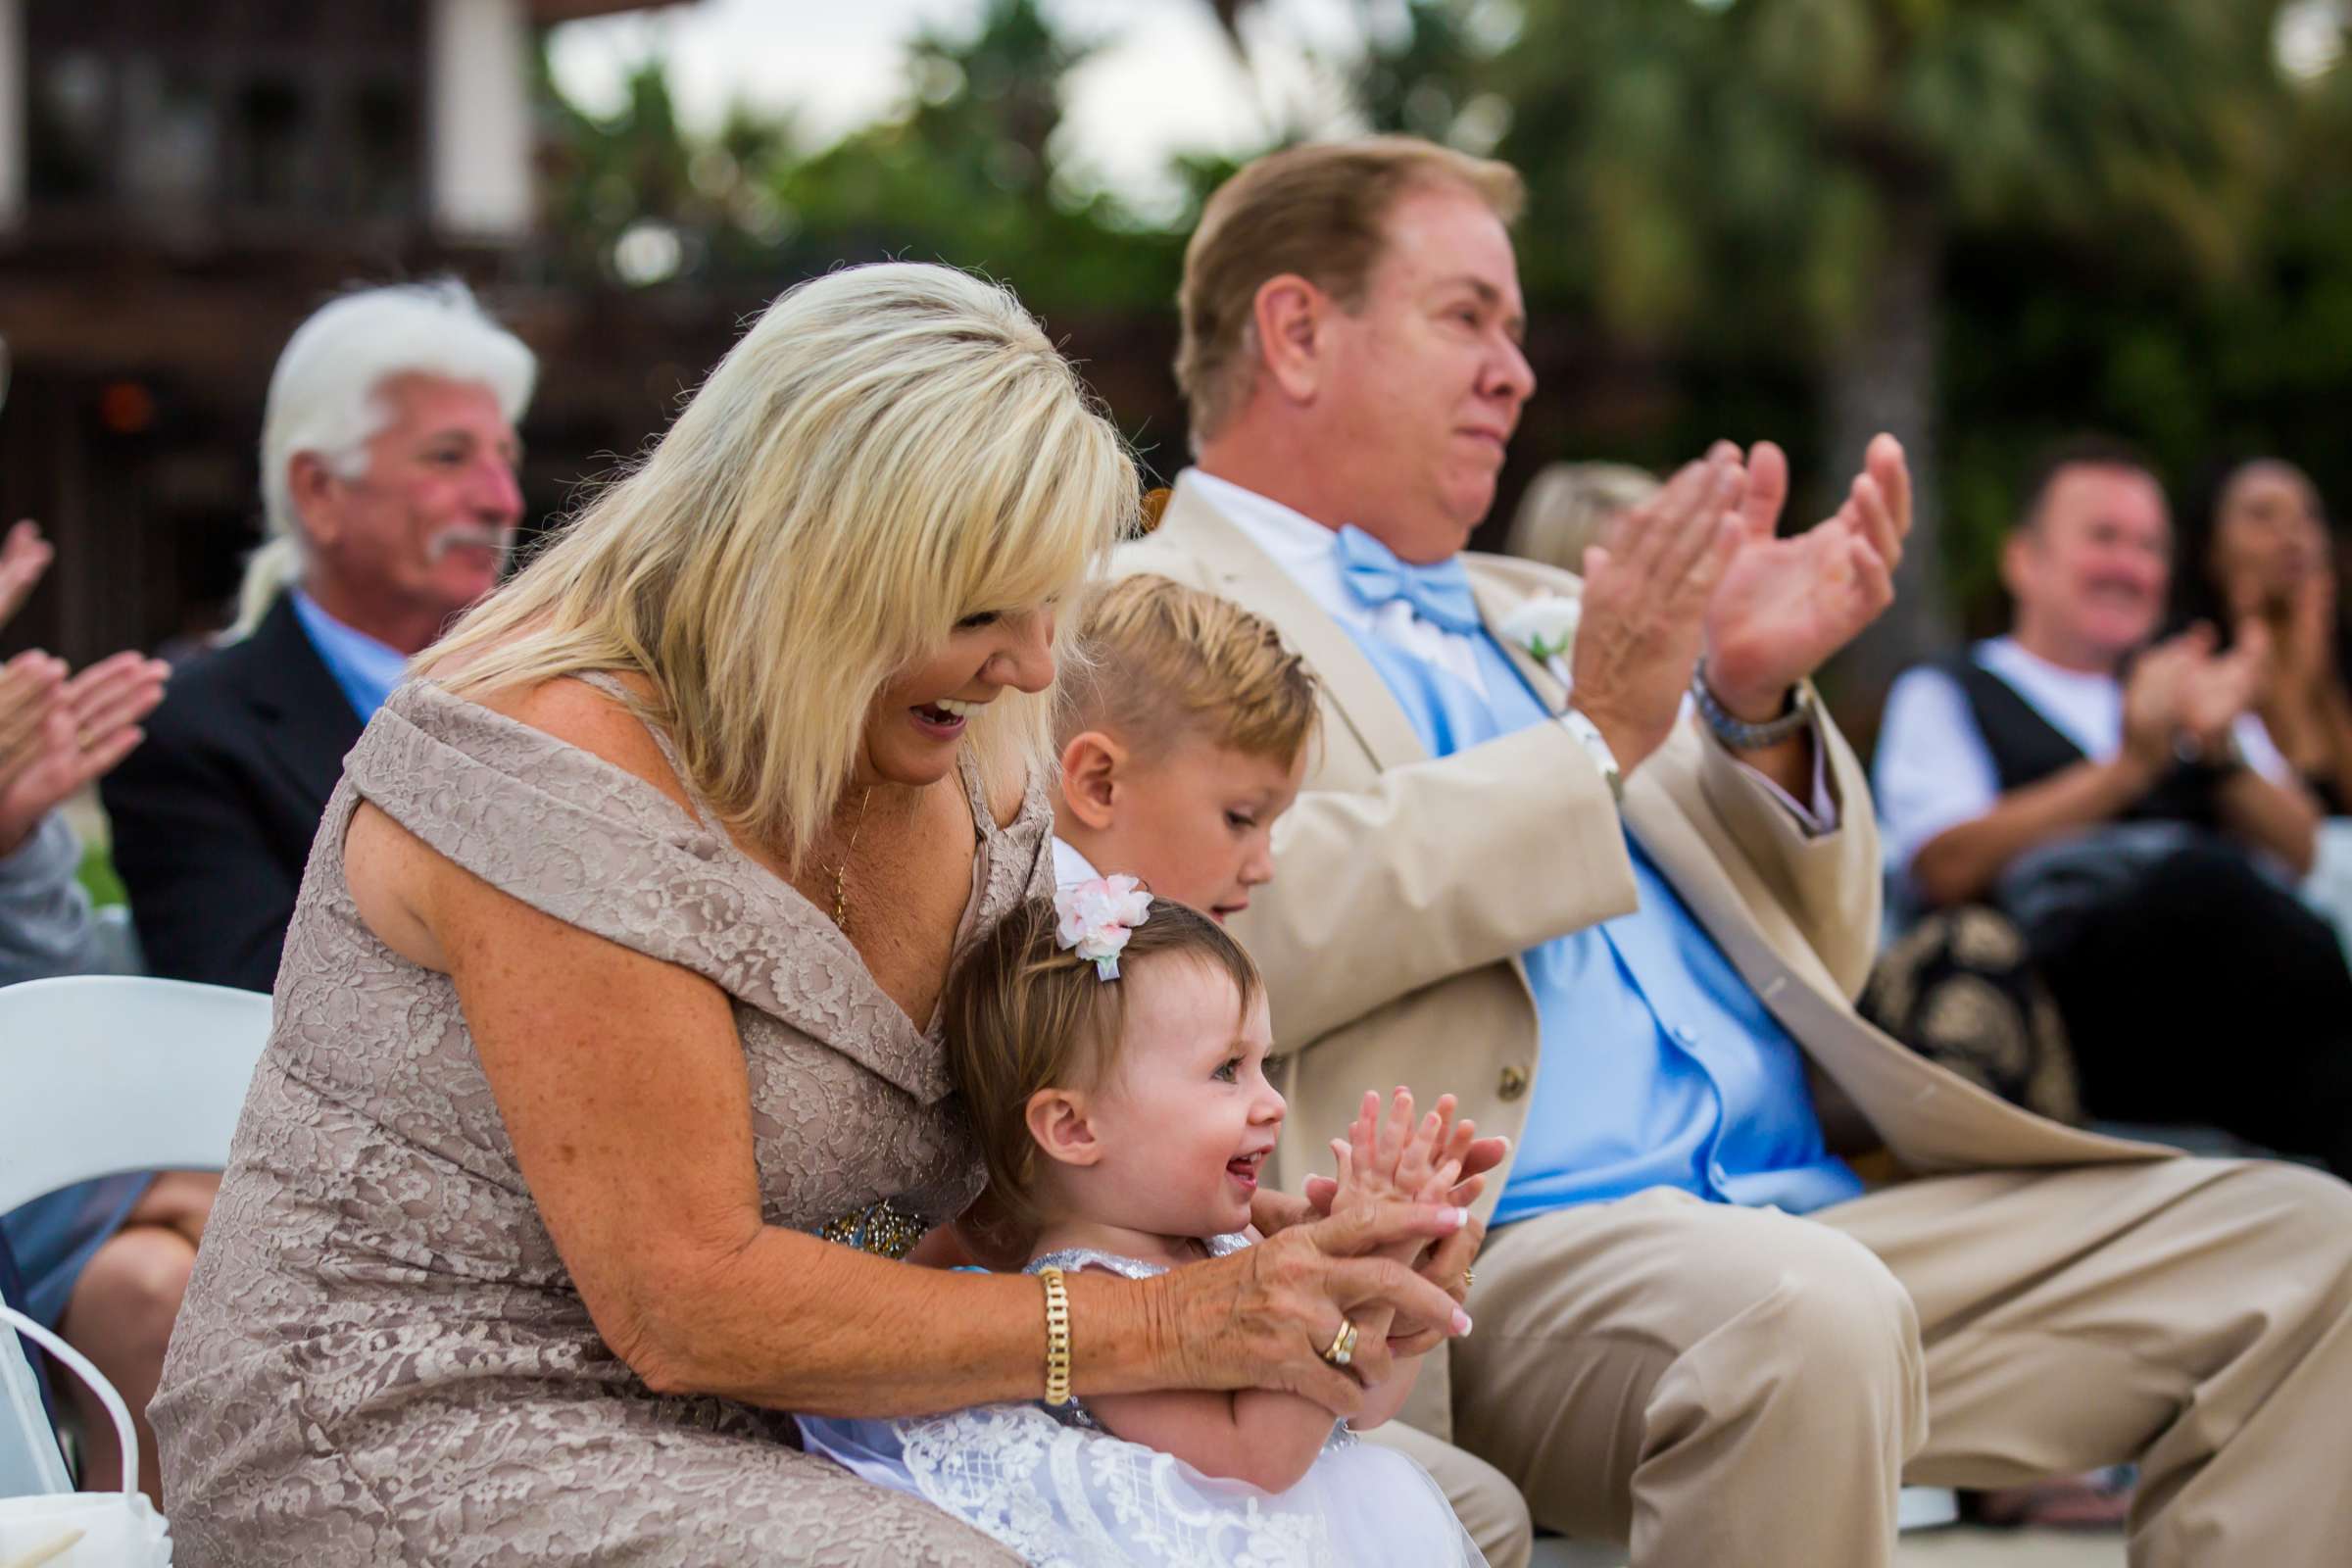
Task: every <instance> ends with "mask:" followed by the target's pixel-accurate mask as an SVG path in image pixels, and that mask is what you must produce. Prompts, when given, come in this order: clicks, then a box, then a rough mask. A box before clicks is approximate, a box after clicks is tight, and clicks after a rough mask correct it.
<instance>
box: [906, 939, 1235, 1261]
mask: <svg viewBox="0 0 2352 1568" xmlns="http://www.w3.org/2000/svg"><path fill="white" fill-rule="evenodd" d="M1058 924H1059V916H1058V915H1057V913H1056V912H1055V910H1054V901H1053V900H1051V899H1032V900H1030V901H1029V902H1028V903H1026V904H1023V905H1021V906H1020V907H1017V908H1015V909H1014V910H1013V911H1012V912H1011V913H1010V914H1007V915H1006V916H1005V918H1004V919H1003V920H1002V921H1000V922H999V923H998V924H997V926H996V927H995V929H993V930H991V931H990V932H989V933H988V934H987V935H986V936H983V937H982V938H981V939H980V941H979V942H978V943H977V944H976V945H975V946H974V947H973V949H972V951H971V953H970V954H968V955H967V956H965V957H964V960H963V962H962V963H961V964H959V965H958V966H957V967H956V973H955V974H954V975H953V976H952V977H951V978H950V979H949V981H948V989H947V993H946V995H945V996H944V997H943V998H942V999H941V1018H942V1021H943V1022H944V1024H945V1026H946V1034H947V1060H948V1072H949V1074H950V1077H951V1078H952V1080H953V1081H954V1083H955V1085H956V1091H957V1092H958V1093H959V1094H960V1095H961V1096H962V1098H963V1104H964V1109H965V1112H966V1113H967V1114H968V1115H969V1116H970V1117H971V1122H972V1130H973V1132H974V1134H975V1135H976V1136H977V1138H978V1140H979V1143H980V1149H981V1152H982V1154H983V1156H984V1157H985V1158H986V1160H987V1162H988V1179H989V1186H990V1191H991V1195H992V1201H993V1202H994V1205H995V1209H996V1213H997V1216H998V1217H999V1218H1000V1219H1001V1220H1002V1221H1004V1222H1008V1223H1009V1224H1010V1225H1012V1226H1013V1227H1016V1228H1018V1229H1019V1230H1021V1231H1023V1232H1031V1231H1034V1229H1035V1227H1036V1225H1037V1223H1038V1221H1039V1219H1040V1218H1041V1216H1040V1215H1039V1214H1038V1212H1037V1210H1036V1207H1035V1206H1034V1204H1033V1203H1032V1202H1031V1201H1030V1194H1031V1193H1032V1191H1033V1190H1034V1189H1035V1187H1036V1185H1037V1174H1038V1149H1037V1141H1036V1140H1035V1139H1034V1138H1032V1137H1031V1136H1030V1133H1029V1119H1028V1117H1029V1101H1030V1097H1032V1096H1033V1095H1035V1094H1036V1093H1037V1092H1038V1091H1039V1090H1041V1089H1054V1088H1061V1087H1091V1086H1093V1085H1096V1084H1100V1083H1103V1081H1105V1080H1106V1079H1107V1078H1108V1077H1109V1076H1110V1074H1111V1072H1112V1071H1113V1070H1114V1069H1115V1068H1116V1067H1117V1065H1118V1056H1119V1037H1120V1032H1121V1031H1122V1030H1123V1029H1124V1028H1125V1027H1126V1021H1127V1010H1126V1001H1125V998H1126V991H1127V977H1128V976H1130V975H1132V974H1133V973H1134V972H1135V969H1136V966H1137V965H1139V964H1158V963H1164V962H1168V961H1170V960H1171V959H1172V958H1173V957H1174V956H1177V955H1182V956H1187V957H1189V958H1191V959H1192V960H1193V961H1194V962H1196V963H1201V964H1205V965H1207V967H1208V968H1209V970H1210V971H1211V972H1212V973H1220V974H1223V975H1224V976H1225V977H1226V978H1227V979H1229V980H1231V981H1232V982H1233V986H1234V989H1235V990H1236V991H1237V992H1239V993H1240V996H1241V1002H1240V1006H1241V1007H1243V1008H1247V1007H1248V1006H1249V1005H1250V1001H1251V1000H1252V999H1253V998H1255V997H1256V996H1257V995H1258V994H1259V992H1260V991H1261V990H1262V989H1263V982H1262V981H1261V980H1260V979H1259V978H1258V973H1257V965H1256V964H1254V963H1252V962H1251V961H1250V955H1249V954H1248V953H1246V952H1244V951H1243V949H1242V945H1241V944H1240V943H1238V942H1236V941H1234V939H1233V938H1232V937H1230V936H1228V935H1227V934H1226V932H1225V928H1224V927H1223V926H1221V925H1219V924H1217V922H1216V921H1214V920H1212V919H1210V918H1209V917H1208V916H1207V915H1205V914H1202V913H1201V911H1200V910H1198V909H1195V908H1192V907H1189V906H1186V905H1182V904H1177V903H1174V902H1172V901H1170V900H1167V899H1154V900H1152V907H1151V912H1150V915H1149V917H1148V918H1147V919H1146V920H1145V921H1144V923H1143V924H1141V925H1138V926H1134V927H1131V928H1130V930H1129V934H1128V938H1127V946H1126V948H1125V949H1124V950H1123V951H1121V953H1120V954H1119V958H1118V962H1119V974H1120V978H1118V979H1116V980H1104V979H1103V978H1102V977H1101V975H1100V974H1099V973H1098V972H1097V970H1096V967H1095V964H1094V962H1093V960H1091V959H1087V958H1081V957H1080V956H1078V955H1077V954H1076V953H1075V952H1073V951H1070V950H1066V949H1064V948H1063V947H1062V946H1061V943H1060V940H1059V938H1058V936H1057V934H1056V927H1057V925H1058ZM1007 1240H1009V1239H1007Z"/></svg>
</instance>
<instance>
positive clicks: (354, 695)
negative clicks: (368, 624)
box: [293, 588, 409, 723]
mask: <svg viewBox="0 0 2352 1568" xmlns="http://www.w3.org/2000/svg"><path fill="white" fill-rule="evenodd" d="M293 599H294V615H295V618H296V619H298V620H300V621H301V622H302V629H303V631H304V632H305V633H306V634H307V635H308V636H309V637H310V639H311V646H312V647H313V648H316V649H318V650H319V662H321V663H323V664H324V665H326V672H327V673H328V674H330V675H332V676H334V677H335V684H336V685H337V686H340V687H342V688H343V695H344V696H345V697H347V698H349V699H350V700H351V706H352V707H353V708H354V709H356V710H358V711H359V715H360V721H361V722H362V723H366V722H367V721H368V719H370V718H372V717H374V716H375V711H376V710H377V709H379V708H381V707H383V706H384V699H385V698H387V697H389V696H391V695H392V688H393V687H395V686H398V685H399V684H400V681H401V677H402V676H403V675H406V674H407V673H408V669H409V656H408V655H406V654H404V653H402V652H401V651H400V650H399V649H397V648H394V647H393V646H392V645H391V644H389V643H380V642H377V641H376V640H375V639H374V638H372V637H370V636H368V634H367V633H366V632H364V631H360V630H358V629H357V628H355V627H351V626H346V625H345V624H343V622H341V621H339V620H337V619H336V618H335V617H334V616H332V615H330V614H328V613H326V612H325V611H323V610H321V609H319V601H317V600H316V599H313V598H312V597H311V596H310V595H309V594H306V593H304V592H303V591H302V590H301V589H299V588H297V589H295V590H294V591H293Z"/></svg>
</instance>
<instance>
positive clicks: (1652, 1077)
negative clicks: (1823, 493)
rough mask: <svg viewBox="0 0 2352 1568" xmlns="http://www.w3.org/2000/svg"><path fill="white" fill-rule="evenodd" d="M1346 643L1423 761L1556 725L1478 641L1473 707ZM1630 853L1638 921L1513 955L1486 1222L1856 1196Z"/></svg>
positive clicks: (1680, 906)
mask: <svg viewBox="0 0 2352 1568" xmlns="http://www.w3.org/2000/svg"><path fill="white" fill-rule="evenodd" d="M1350 634H1351V635H1353V636H1354V638H1355V642H1356V646H1357V647H1359V648H1361V649H1362V650H1363V653H1364V657H1365V658H1367V659H1369V660H1371V661H1372V664H1373V667H1374V668H1376V669H1378V670H1379V671H1380V673H1381V677H1382V678H1383V679H1384V680H1386V681H1387V682H1388V685H1389V690H1390V691H1391V692H1393V693H1394V694H1395V695H1396V698H1397V702H1398V703H1399V704H1401V705H1402V706H1403V708H1404V711H1405V712H1406V714H1407V715H1408V716H1410V718H1411V719H1412V721H1413V728H1414V730H1415V731H1416V732H1417V733H1418V734H1419V735H1420V737H1421V743H1422V744H1423V745H1424V746H1426V747H1427V748H1428V749H1429V753H1430V755H1431V756H1432V757H1450V756H1452V755H1453V754H1454V753H1456V752H1460V751H1465V750H1467V749H1469V748H1470V747H1473V746H1478V745H1481V744H1483V743H1484V742H1487V741H1491V740H1495V739H1499V738H1500V737H1502V736H1504V735H1508V734H1511V733H1512V732H1514V731H1517V730H1521V729H1525V728H1526V727H1527V726H1528V725H1530V724H1543V723H1550V722H1553V721H1554V720H1553V717H1552V715H1551V714H1550V712H1549V711H1546V710H1545V708H1544V704H1543V702H1542V700H1541V699H1540V698H1538V697H1537V696H1536V694H1535V693H1534V692H1533V691H1531V690H1529V688H1528V685H1527V683H1526V681H1525V680H1524V679H1523V678H1522V677H1521V676H1520V673H1519V670H1518V668H1517V666H1516V665H1514V664H1513V663H1512V662H1511V661H1510V659H1509V657H1508V656H1507V655H1506V654H1504V652H1503V651H1502V649H1501V648H1500V647H1498V646H1496V644H1495V640H1494V638H1493V636H1492V635H1490V634H1489V633H1488V632H1486V631H1485V630H1484V629H1481V630H1480V631H1479V632H1478V633H1476V634H1475V635H1474V636H1473V637H1472V638H1471V641H1472V643H1473V644H1474V646H1475V647H1476V649H1477V654H1478V662H1479V673H1480V675H1481V676H1482V677H1483V678H1484V679H1485V681H1486V686H1487V690H1486V694H1485V695H1484V696H1481V695H1480V694H1479V693H1478V692H1476V691H1474V690H1473V689H1472V688H1471V687H1470V686H1469V685H1468V684H1467V683H1466V682H1464V681H1462V680H1460V679H1458V678H1457V677H1455V676H1454V675H1452V674H1450V673H1448V672H1447V671H1446V670H1444V669H1442V668H1439V667H1438V666H1436V665H1434V664H1431V663H1428V662H1424V661H1423V660H1420V659H1418V658H1416V657H1414V656H1413V655H1412V654H1409V653H1407V652H1405V651H1404V650H1403V649H1401V648H1398V647H1397V646H1396V645H1395V644H1394V643H1390V642H1388V641H1386V640H1384V639H1382V638H1380V637H1377V636H1375V635H1373V634H1372V633H1370V632H1363V631H1356V630H1354V629H1353V628H1350ZM1627 848H1628V849H1629V851H1630V852H1631V854H1632V857H1633V864H1634V880H1635V883H1636V886H1637V887H1638V888H1639V890H1640V894H1641V907H1640V908H1639V909H1637V910H1636V911H1635V912H1634V913H1632V914H1629V915H1625V916H1623V917H1621V918H1619V919H1615V920H1611V921H1608V922H1607V923H1605V924H1603V925H1598V926H1593V927H1589V928H1587V929H1585V930H1583V931H1576V932H1571V933H1570V934H1569V935H1567V936H1563V937H1555V938H1554V939H1552V940H1551V941H1549V942H1545V943H1544V944H1542V945H1540V946H1538V947H1534V948H1530V949H1529V950H1528V951H1527V952H1526V953H1525V954H1524V955H1522V958H1523V960H1524V962H1525V964H1526V967H1527V978H1528V983H1529V985H1530V986H1532V987H1533V988H1534V990H1535V995H1536V1009H1537V1014H1538V1018H1539V1021H1540V1024H1541V1030H1542V1041H1543V1056H1542V1063H1541V1065H1542V1070H1541V1071H1540V1072H1538V1073H1537V1074H1536V1087H1535V1100H1534V1101H1533V1103H1530V1105H1529V1106H1528V1113H1527V1126H1526V1128H1525V1129H1524V1130H1523V1131H1522V1133H1521V1134H1520V1141H1519V1156H1518V1158H1517V1160H1516V1161H1515V1162H1514V1163H1513V1164H1512V1167H1511V1179H1510V1185H1509V1186H1508V1187H1506V1188H1505V1189H1504V1190H1503V1194H1502V1199H1501V1201H1500V1203H1499V1204H1498V1205H1497V1206H1496V1208H1495V1224H1497V1225H1502V1224H1507V1223H1509V1222H1510V1221H1512V1220H1521V1219H1527V1218H1530V1217H1532V1216H1534V1215H1537V1214H1544V1213H1549V1212H1550V1211H1551V1210H1553V1209H1555V1208H1565V1207H1567V1206H1569V1205H1570V1204H1573V1203H1591V1202H1598V1201H1604V1200H1607V1199H1613V1198H1624V1197H1627V1196H1629V1195H1631V1194H1634V1193H1638V1192H1641V1191H1642V1190H1643V1189H1644V1188H1649V1187H1679V1188H1681V1189H1683V1190H1684V1191H1685V1192H1690V1193H1695V1194H1697V1195H1698V1196H1699V1197H1701V1198H1705V1199H1709V1200H1712V1201H1717V1202H1725V1203H1745V1204H1749V1205H1754V1206H1761V1205H1765V1204H1771V1205H1774V1206H1777V1207H1779V1208H1783V1209H1786V1210H1788V1211H1789V1212H1790V1213H1799V1214H1801V1213H1804V1212H1806V1211H1807V1210H1810V1209H1815V1208H1820V1207H1823V1206H1825V1205H1826V1204H1830V1203H1835V1202H1838V1201H1842V1200H1844V1199H1848V1198H1852V1197H1855V1196H1856V1195H1858V1194H1859V1193H1860V1192H1861V1191H1862V1184H1861V1182H1860V1181H1859V1180H1858V1179H1856V1177H1855V1176H1854V1173H1853V1172H1852V1171H1851V1170H1850V1169H1848V1168H1847V1167H1846V1165H1845V1163H1844V1161H1842V1160H1840V1159H1838V1158H1836V1157H1835V1156H1833V1155H1832V1154H1831V1153H1830V1152H1828V1151H1827V1150H1826V1149H1825V1148H1824V1147H1823V1145H1822V1138H1821V1123H1820V1120H1819V1118H1818V1117H1816V1116H1815V1115H1814V1112H1813V1096H1812V1091H1811V1089H1810V1087H1809V1086H1808V1085H1807V1084H1806V1081H1805V1063H1804V1055H1803V1053H1802V1052H1800V1051H1799V1050H1798V1048H1797V1045H1796V1042H1795V1041H1793V1040H1791V1039H1790V1038H1789V1033H1788V1031H1787V1030H1785V1029H1783V1028H1782V1027H1781V1025H1780V1022H1779V1020H1778V1019H1776V1018H1774V1017H1773V1016H1772V1014H1771V1013H1770V1012H1769V1011H1767V1010H1766V1009H1765V1006H1764V1004H1763V1002H1762V1001H1761V1000H1759V999H1758V998H1757V996H1756V994H1755V992H1754V991H1752V990H1751V989H1749V987H1748V985H1747V982H1746V981H1744V980H1742V979H1741V978H1740V972H1739V971H1738V970H1737V969H1735V968H1733V967H1732V963H1731V960H1730V959H1728V958H1726V957H1725V956H1724V955H1723V951H1722V949H1720V948H1718V947H1717V946H1716V945H1715V939H1714V938H1713V937H1711V936H1709V935H1708V934H1707V931H1706V928H1705V927H1704V926H1702V925H1700V924H1699V923H1698V921H1697V919H1696V918H1695V917H1694V916H1692V914H1691V910H1690V908H1689V907H1687V906H1685V905H1684V903H1683V901H1682V898H1681V896H1680V895H1678V894H1677V893H1676V892H1675V891H1674V888H1673V887H1672V886H1671V885H1670V884H1669V883H1668V882H1667V880H1666V878H1665V877H1664V876H1662V875H1661V874H1660V873H1659V871H1658V868H1657V867H1656V866H1655V865H1654V864H1652V863H1651V861H1650V858H1649V857H1648V856H1647V855H1645V854H1644V853H1642V846H1641V844H1640V843H1639V842H1638V841H1636V840H1635V839H1634V838H1633V836H1632V835H1631V834H1630V833H1629V834H1628V835H1627ZM1444 1087H1445V1086H1444V1085H1443V1084H1435V1083H1433V1084H1431V1085H1430V1086H1429V1088H1430V1090H1431V1091H1432V1092H1433V1093H1434V1092H1436V1091H1439V1090H1442V1089H1443V1088H1444Z"/></svg>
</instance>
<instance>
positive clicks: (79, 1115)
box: [0, 975, 270, 1497]
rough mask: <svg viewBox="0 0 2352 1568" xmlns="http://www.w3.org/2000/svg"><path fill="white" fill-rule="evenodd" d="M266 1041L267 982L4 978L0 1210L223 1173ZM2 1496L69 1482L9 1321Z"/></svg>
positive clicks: (0, 1425)
mask: <svg viewBox="0 0 2352 1568" xmlns="http://www.w3.org/2000/svg"><path fill="white" fill-rule="evenodd" d="M269 1038H270V998H269V997H268V996H267V995H265V994H263V993H261V992H258V991H231V990H229V989H228V988H227V987H225V986H199V985H189V984H187V983H186V982H184V981H179V980H149V979H142V978H134V977H131V976H124V975H90V976H80V977H75V978H72V979H59V980H28V981H26V982H25V983H24V984H22V985H14V986H0V1086H5V1089H6V1093H5V1095H4V1096H0V1213H4V1212H6V1211H7V1210H9V1209H12V1208H15V1207H16V1206H17V1205H18V1204H20V1203H23V1202H25V1201H29V1200H31V1199H35V1198H38V1197H40V1196H42V1195H43V1194H45V1193H52V1192H55V1191H56V1190H57V1189H59V1188H61V1187H67V1186H71V1185H72V1184H73V1183H74V1182H82V1181H89V1180H91V1179H92V1178H94V1177H99V1176H113V1175H117V1174H120V1173H121V1172H123V1171H137V1170H219V1169H221V1167H222V1166H223V1165H225V1164H226V1163H227V1162H228V1143H229V1138H230V1135H231V1134H233V1133H234V1132H235V1131H236V1126H237V1113H238V1111H239V1109H240V1108H241V1107H242V1106H243V1105H244V1103H245V1089H246V1085H247V1084H248V1083H250V1082H251V1081H252V1078H253V1068H254V1063H255V1062H257V1061H258V1060H260V1059H261V1054H262V1048H263V1046H264V1045H266V1044H267V1043H268V1041H269ZM0 1403H5V1406H6V1408H5V1409H4V1410H0V1497H12V1496H25V1495H38V1494H47V1493H57V1492H66V1491H69V1490H70V1489H71V1484H70V1482H69V1481H68V1479H67V1476H66V1468H65V1464H64V1461H63V1460H62V1459H61V1457H60V1456H59V1454H58V1451H57V1443H56V1441H55V1439H53V1438H52V1437H51V1435H50V1432H49V1422H48V1418H47V1417H46V1416H45V1415H44V1414H43V1412H42V1409H41V1400H40V1395H39V1393H38V1391H37V1390H36V1388H35V1387H34V1384H33V1381H32V1369H31V1367H30V1366H29V1365H27V1364H26V1362H25V1353H24V1350H23V1349H22V1348H21V1347H20V1346H19V1345H18V1342H17V1336H16V1335H15V1334H14V1333H12V1332H10V1331H9V1330H8V1329H7V1328H6V1326H5V1325H0Z"/></svg>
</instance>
